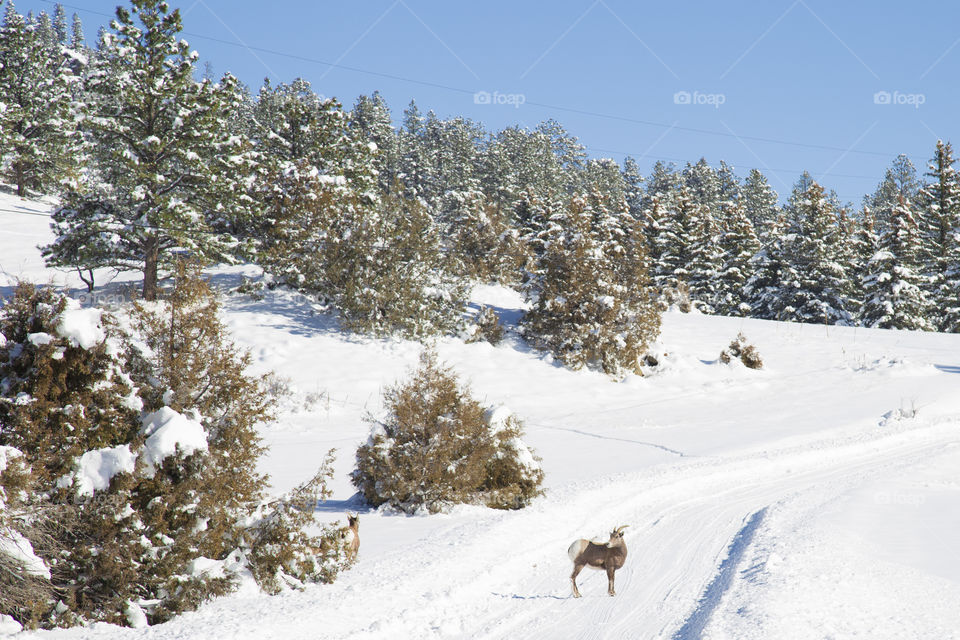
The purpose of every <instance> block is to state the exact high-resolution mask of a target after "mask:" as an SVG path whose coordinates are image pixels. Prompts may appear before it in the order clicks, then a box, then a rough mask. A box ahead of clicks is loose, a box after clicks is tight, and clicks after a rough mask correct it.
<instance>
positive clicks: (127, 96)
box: [45, 0, 254, 300]
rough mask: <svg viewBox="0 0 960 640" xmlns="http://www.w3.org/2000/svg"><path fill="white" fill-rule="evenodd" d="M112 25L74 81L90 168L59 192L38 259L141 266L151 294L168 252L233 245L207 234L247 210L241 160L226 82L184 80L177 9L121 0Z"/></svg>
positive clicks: (185, 58) (233, 85)
mask: <svg viewBox="0 0 960 640" xmlns="http://www.w3.org/2000/svg"><path fill="white" fill-rule="evenodd" d="M135 18H137V19H139V21H140V23H141V25H142V26H138V25H137V24H135ZM113 24H114V26H115V27H116V29H117V33H115V34H107V35H106V36H105V37H104V39H103V42H102V44H103V47H102V49H101V50H100V51H99V52H98V54H97V55H96V56H95V57H94V58H93V62H92V65H91V69H90V71H89V73H88V78H87V86H86V89H87V93H88V95H89V96H90V100H91V101H92V104H91V107H90V109H91V114H90V117H89V118H88V120H87V122H88V126H89V135H90V137H91V139H92V140H93V144H94V150H93V154H94V157H95V159H96V163H95V165H96V166H95V171H90V172H87V173H86V174H85V176H84V183H83V184H82V185H81V186H80V187H79V188H78V189H77V190H76V191H72V192H70V193H69V194H67V196H66V197H65V199H64V205H63V207H62V208H61V209H60V210H59V211H58V212H57V213H56V215H55V217H54V231H55V233H56V235H57V240H55V241H54V243H53V244H51V245H49V246H48V247H46V248H45V255H46V257H47V262H48V264H50V265H54V266H68V267H76V268H81V269H88V268H93V267H113V268H115V269H120V270H142V271H143V296H144V298H146V299H147V300H152V299H154V298H155V297H156V295H157V281H158V277H159V276H158V274H159V272H160V271H161V270H162V269H166V268H169V267H170V266H172V265H173V263H174V260H173V259H172V255H173V254H172V251H173V249H175V248H176V249H178V250H180V251H186V252H190V253H192V254H193V255H194V256H196V257H198V258H204V259H217V260H229V259H230V257H231V254H232V253H233V252H234V251H236V249H237V246H236V245H237V241H236V239H235V238H233V237H231V236H229V235H223V234H220V233H211V231H212V230H214V229H215V228H218V229H222V228H224V227H225V226H229V225H231V224H235V221H236V220H238V219H242V218H243V216H244V215H248V214H249V213H250V212H251V209H253V204H254V203H253V201H252V200H251V199H250V197H249V195H248V194H247V182H246V179H247V178H248V177H249V176H251V175H252V174H253V171H254V168H253V157H252V155H251V153H250V146H249V143H248V142H247V141H246V140H245V139H244V138H243V137H242V136H237V135H233V134H232V133H231V127H230V124H229V123H230V119H231V117H232V116H233V115H234V114H235V113H236V111H237V109H238V107H239V104H240V94H239V91H238V89H237V81H236V79H235V78H233V77H232V76H229V75H227V76H224V78H223V80H222V81H221V82H220V83H219V84H212V83H210V82H197V81H195V80H194V77H193V74H194V70H195V64H196V60H197V55H196V52H191V51H190V50H189V46H188V44H187V43H186V42H185V41H184V40H180V39H178V37H177V34H178V33H179V32H180V31H181V29H182V25H181V21H180V13H179V11H173V12H169V8H168V6H167V3H166V2H162V1H160V0H132V7H131V9H130V10H128V9H126V8H125V7H118V8H117V19H116V20H115V21H114V23H113ZM91 259H95V260H97V261H96V262H94V263H90V262H89V260H91Z"/></svg>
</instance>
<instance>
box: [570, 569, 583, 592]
mask: <svg viewBox="0 0 960 640" xmlns="http://www.w3.org/2000/svg"><path fill="white" fill-rule="evenodd" d="M582 570H583V565H582V564H574V565H573V574H572V575H571V576H570V582H571V583H572V584H573V597H574V598H579V597H580V589H577V575H578V574H579V573H580V571H582Z"/></svg>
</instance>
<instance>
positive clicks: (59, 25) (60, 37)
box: [53, 2, 67, 45]
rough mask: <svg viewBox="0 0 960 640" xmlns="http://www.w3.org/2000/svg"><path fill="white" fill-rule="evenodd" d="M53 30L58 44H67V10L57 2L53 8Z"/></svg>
mask: <svg viewBox="0 0 960 640" xmlns="http://www.w3.org/2000/svg"><path fill="white" fill-rule="evenodd" d="M53 32H54V34H55V36H56V38H57V43H58V44H62V45H66V44H67V12H66V11H65V10H64V8H63V5H62V4H60V3H59V2H58V3H57V4H56V5H54V8H53Z"/></svg>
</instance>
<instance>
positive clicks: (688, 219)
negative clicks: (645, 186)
mask: <svg viewBox="0 0 960 640" xmlns="http://www.w3.org/2000/svg"><path fill="white" fill-rule="evenodd" d="M714 206H716V201H714ZM681 222H682V223H683V226H684V231H685V235H684V237H683V238H682V242H684V244H685V245H686V249H685V253H686V258H685V262H684V264H683V265H681V266H680V267H679V268H677V269H676V270H675V271H674V276H675V277H676V279H677V280H678V281H680V282H684V283H686V285H687V287H688V290H689V293H690V298H691V300H694V301H696V303H697V307H698V308H699V309H700V310H701V311H703V312H704V313H715V311H716V304H717V303H718V302H719V301H720V300H722V298H723V297H724V295H723V291H722V283H721V281H720V279H719V275H720V272H721V270H722V268H723V259H724V256H723V247H722V245H721V244H720V242H719V240H720V229H719V227H718V225H717V222H716V220H715V219H714V215H713V209H712V208H711V206H710V205H707V204H701V203H694V204H693V206H691V207H690V208H689V209H688V210H687V212H686V214H685V215H684V216H683V217H681Z"/></svg>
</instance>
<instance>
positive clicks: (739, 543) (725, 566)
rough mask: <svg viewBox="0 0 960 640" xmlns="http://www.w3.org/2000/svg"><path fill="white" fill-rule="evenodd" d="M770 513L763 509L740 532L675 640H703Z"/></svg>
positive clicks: (752, 516) (674, 636)
mask: <svg viewBox="0 0 960 640" xmlns="http://www.w3.org/2000/svg"><path fill="white" fill-rule="evenodd" d="M766 513H767V507H764V508H763V509H760V510H759V511H757V512H755V513H754V514H753V515H751V516H750V519H749V520H747V522H746V523H745V524H744V525H743V528H742V529H740V531H738V532H737V535H736V536H735V537H734V538H733V541H732V542H731V543H730V547H729V549H728V551H727V557H726V558H725V559H724V561H723V562H722V563H721V564H720V570H719V571H717V575H716V577H714V579H713V582H711V583H710V584H709V586H707V590H706V591H705V592H704V594H703V597H702V598H701V599H700V602H699V603H698V604H697V608H696V609H695V610H694V611H693V613H691V614H690V617H689V618H687V621H686V622H685V623H684V624H683V626H682V627H680V629H679V630H678V631H677V632H676V633H675V634H674V635H673V640H699V639H700V635H701V634H702V633H703V630H704V629H705V628H706V626H707V623H708V622H709V621H710V616H711V615H713V612H714V610H715V609H716V608H717V606H718V605H719V604H720V598H722V597H723V594H724V593H726V592H727V589H729V588H730V585H731V584H732V582H733V576H734V572H735V571H736V570H737V567H738V566H739V565H740V560H741V559H742V558H743V554H744V553H745V552H746V551H747V547H749V546H750V542H751V541H752V540H753V534H754V533H755V532H756V530H757V527H758V526H759V525H760V523H761V522H762V521H763V516H764V515H766Z"/></svg>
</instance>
